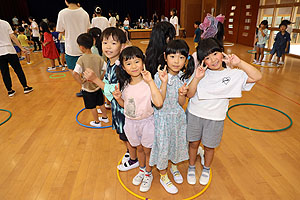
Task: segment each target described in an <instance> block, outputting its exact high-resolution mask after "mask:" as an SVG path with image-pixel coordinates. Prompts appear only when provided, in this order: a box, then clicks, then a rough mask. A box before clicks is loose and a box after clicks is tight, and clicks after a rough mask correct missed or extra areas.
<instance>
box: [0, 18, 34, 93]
mask: <svg viewBox="0 0 300 200" xmlns="http://www.w3.org/2000/svg"><path fill="white" fill-rule="evenodd" d="M11 41H13V42H14V43H15V44H16V45H17V46H18V47H19V48H20V49H21V50H22V51H23V52H24V53H26V52H27V51H26V49H24V48H23V47H22V46H21V44H20V42H19V40H18V39H17V38H16V36H15V35H14V32H13V30H12V29H11V26H10V25H9V23H8V22H7V21H4V20H1V19H0V70H1V74H2V79H3V82H4V85H5V87H6V89H7V92H8V96H9V97H12V96H14V95H15V93H16V91H14V90H13V89H12V82H11V77H10V73H9V67H8V64H10V65H11V66H12V68H13V69H14V72H15V73H16V74H17V76H18V79H19V81H20V82H21V84H22V86H23V88H24V94H27V93H29V92H31V91H33V88H32V87H29V86H28V85H27V80H26V77H25V74H24V72H23V69H22V67H21V64H20V61H19V58H18V56H17V52H16V50H15V48H14V46H13V44H12V42H11Z"/></svg>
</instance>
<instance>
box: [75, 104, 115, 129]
mask: <svg viewBox="0 0 300 200" xmlns="http://www.w3.org/2000/svg"><path fill="white" fill-rule="evenodd" d="M84 110H85V108H82V109H81V110H80V111H79V112H78V113H77V115H76V117H75V119H76V122H77V123H78V124H79V125H80V126H83V127H86V128H96V129H100V128H111V127H112V125H110V126H101V127H95V126H88V125H85V124H82V123H81V122H79V120H78V116H79V114H80V113H81V112H82V111H84Z"/></svg>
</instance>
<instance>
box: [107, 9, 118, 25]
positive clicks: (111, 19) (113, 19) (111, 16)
mask: <svg viewBox="0 0 300 200" xmlns="http://www.w3.org/2000/svg"><path fill="white" fill-rule="evenodd" d="M108 15H109V19H108V25H109V26H110V27H116V25H117V20H116V17H115V14H114V13H113V12H112V11H110V12H109V13H108Z"/></svg>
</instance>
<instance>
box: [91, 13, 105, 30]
mask: <svg viewBox="0 0 300 200" xmlns="http://www.w3.org/2000/svg"><path fill="white" fill-rule="evenodd" d="M92 27H97V28H100V29H101V31H102V32H103V31H104V30H105V29H106V28H107V27H109V25H108V19H107V18H106V17H102V16H101V17H94V18H93V19H92Z"/></svg>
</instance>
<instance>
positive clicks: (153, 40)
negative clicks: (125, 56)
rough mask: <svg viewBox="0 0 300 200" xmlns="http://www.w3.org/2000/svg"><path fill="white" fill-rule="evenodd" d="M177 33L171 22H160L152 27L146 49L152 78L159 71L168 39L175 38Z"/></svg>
mask: <svg viewBox="0 0 300 200" xmlns="http://www.w3.org/2000/svg"><path fill="white" fill-rule="evenodd" d="M175 35H176V30H175V28H174V26H173V25H172V24H171V23H169V22H159V23H157V24H156V25H155V26H154V28H153V29H152V32H151V36H150V41H149V44H148V47H147V49H146V60H145V64H146V69H147V70H148V71H149V72H150V73H151V75H152V78H154V75H155V74H156V72H157V66H158V65H159V63H161V62H162V60H163V56H162V55H163V52H164V51H165V50H166V48H167V39H168V40H169V41H171V40H173V39H174V38H175Z"/></svg>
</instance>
